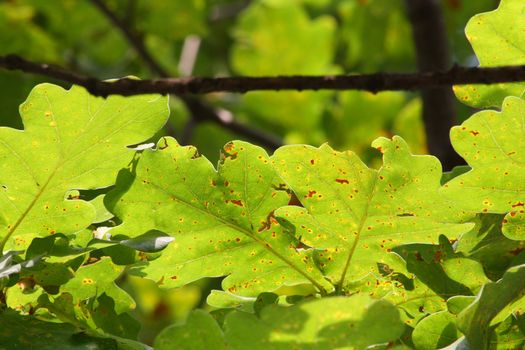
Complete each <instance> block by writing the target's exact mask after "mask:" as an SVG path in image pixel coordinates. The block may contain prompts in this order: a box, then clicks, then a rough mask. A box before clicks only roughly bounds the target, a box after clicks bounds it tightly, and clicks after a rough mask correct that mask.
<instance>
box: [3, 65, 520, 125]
mask: <svg viewBox="0 0 525 350" xmlns="http://www.w3.org/2000/svg"><path fill="white" fill-rule="evenodd" d="M0 67H2V68H5V69H7V70H20V71H23V72H27V73H34V74H39V75H43V76H47V77H51V78H55V79H58V80H61V81H64V82H68V83H73V84H76V85H80V86H83V87H85V88H86V89H87V90H88V91H89V92H90V93H91V94H93V95H95V96H104V97H105V96H108V95H123V96H131V95H140V94H177V95H186V94H207V93H213V92H236V93H245V92H249V91H280V90H296V91H303V90H364V91H370V92H373V93H377V92H380V91H415V90H420V89H424V88H429V87H438V86H451V85H460V84H498V83H509V82H525V65H523V66H504V67H489V68H464V67H457V66H456V67H453V68H451V69H449V70H447V71H444V72H422V73H374V74H357V75H328V76H276V77H227V78H200V77H189V78H162V79H147V80H136V79H130V78H122V79H117V80H114V81H103V80H99V79H96V78H94V77H90V76H86V75H82V74H79V73H77V72H73V71H70V70H67V69H64V68H61V67H58V66H55V65H50V64H46V63H37V62H33V61H29V60H26V59H24V58H22V57H20V56H17V55H7V56H0ZM183 97H184V96H183ZM217 118H220V117H218V116H217Z"/></svg>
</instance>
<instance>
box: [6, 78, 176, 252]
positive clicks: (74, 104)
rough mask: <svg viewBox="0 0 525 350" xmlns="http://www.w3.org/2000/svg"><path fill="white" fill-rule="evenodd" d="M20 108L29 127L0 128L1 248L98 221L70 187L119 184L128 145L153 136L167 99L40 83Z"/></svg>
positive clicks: (128, 158)
mask: <svg viewBox="0 0 525 350" xmlns="http://www.w3.org/2000/svg"><path fill="white" fill-rule="evenodd" d="M20 113H21V117H22V121H23V123H24V127H25V129H24V130H23V131H21V130H15V129H11V128H0V185H1V186H0V208H2V210H1V214H0V253H1V250H2V248H10V247H16V249H24V248H27V246H28V245H29V243H30V241H31V240H30V239H27V238H28V237H29V238H32V237H34V236H40V237H42V236H46V235H50V234H55V233H65V234H68V233H73V232H77V231H80V230H82V229H83V228H85V227H87V226H88V225H89V224H90V223H92V222H93V221H95V220H96V211H95V207H94V206H93V205H92V204H90V203H88V202H86V201H82V200H79V199H75V198H74V197H75V194H73V193H74V192H76V191H72V190H80V189H84V190H86V189H96V188H103V187H107V186H111V185H113V184H114V181H115V176H116V175H117V173H118V171H119V170H120V169H121V168H122V167H124V166H126V165H127V164H128V163H129V162H130V161H131V159H132V158H133V156H134V154H135V151H134V150H132V149H129V148H128V147H127V146H130V145H134V144H137V143H139V142H142V141H145V140H147V139H148V138H150V137H152V136H153V135H154V134H155V133H156V132H157V131H158V130H159V129H160V128H161V127H162V125H163V124H164V123H165V121H166V119H167V116H168V106H167V98H166V97H162V96H160V95H142V96H135V97H127V98H125V97H122V96H110V97H108V98H107V99H103V98H99V97H93V96H91V95H90V94H89V93H88V92H87V91H85V90H84V89H83V88H80V87H75V86H74V87H72V88H71V89H70V90H64V89H63V88H61V87H59V86H56V85H52V84H41V85H38V86H36V87H35V88H34V89H33V90H32V92H31V94H30V95H29V97H28V98H27V100H26V102H24V103H23V104H22V105H21V106H20ZM68 195H71V197H72V198H68ZM76 195H78V192H76Z"/></svg>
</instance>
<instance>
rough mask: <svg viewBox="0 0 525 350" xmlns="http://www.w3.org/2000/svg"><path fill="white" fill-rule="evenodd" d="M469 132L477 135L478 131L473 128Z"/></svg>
mask: <svg viewBox="0 0 525 350" xmlns="http://www.w3.org/2000/svg"><path fill="white" fill-rule="evenodd" d="M470 133H471V134H472V135H474V136H478V135H479V131H475V130H470Z"/></svg>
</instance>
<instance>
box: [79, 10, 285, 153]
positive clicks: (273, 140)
mask: <svg viewBox="0 0 525 350" xmlns="http://www.w3.org/2000/svg"><path fill="white" fill-rule="evenodd" d="M91 3H92V4H93V5H94V6H95V7H97V8H98V9H99V11H100V12H101V13H102V14H104V15H105V16H106V17H107V19H108V20H109V21H110V22H111V23H112V24H113V25H114V26H115V27H116V28H117V29H119V30H120V32H121V33H122V35H123V36H124V37H125V38H126V40H127V41H128V42H129V44H130V45H131V46H132V47H133V48H134V49H135V51H136V52H137V54H138V55H139V56H140V57H141V59H142V61H143V62H144V63H145V64H146V65H147V66H148V68H149V70H150V71H151V72H152V73H153V74H154V75H158V76H160V77H163V78H167V77H169V76H170V74H169V72H168V71H167V70H166V69H165V68H164V67H162V65H161V64H160V63H159V62H158V61H157V60H156V59H155V58H154V57H153V56H152V55H151V54H150V52H149V51H148V49H147V48H146V45H145V44H144V40H143V38H142V35H141V34H140V33H137V32H136V31H134V30H133V28H131V27H130V26H128V24H127V23H126V22H125V21H123V20H121V19H120V18H119V17H118V16H117V14H116V13H114V12H113V11H112V10H111V9H110V8H109V7H108V6H107V5H106V3H105V2H104V1H103V0H91ZM86 88H87V87H86ZM88 90H89V89H88ZM89 91H90V92H91V93H92V94H95V95H102V96H104V95H107V94H104V93H100V94H97V93H96V89H95V90H89ZM163 93H164V94H166V93H170V94H174V95H178V97H179V98H180V99H181V100H182V102H183V103H184V104H185V105H186V107H187V108H188V110H189V112H190V117H191V118H192V119H193V121H194V122H195V123H199V122H202V121H211V122H214V123H216V124H219V125H221V126H222V127H224V128H227V129H229V130H231V131H234V132H236V133H238V134H240V135H243V136H246V137H248V138H250V139H251V140H252V141H254V142H257V143H258V144H260V145H262V146H264V147H266V148H268V149H271V150H275V149H277V148H279V147H280V146H281V145H282V142H281V141H280V140H279V139H278V138H277V137H275V136H273V135H269V134H267V133H265V132H262V131H259V130H255V129H253V128H250V127H249V126H246V125H243V124H240V123H238V122H235V121H232V122H225V121H224V120H223V119H222V118H220V116H219V115H218V114H217V112H216V111H215V110H214V108H213V107H212V106H209V105H208V104H206V103H204V102H203V101H201V100H200V99H198V98H196V97H195V96H188V95H185V94H184V93H183V92H176V91H166V92H163Z"/></svg>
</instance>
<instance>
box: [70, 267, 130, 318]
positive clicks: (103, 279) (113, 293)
mask: <svg viewBox="0 0 525 350" xmlns="http://www.w3.org/2000/svg"><path fill="white" fill-rule="evenodd" d="M123 270H124V267H123V266H117V265H115V264H113V263H112V262H111V259H110V258H108V257H103V258H102V259H101V260H99V261H97V262H95V263H93V264H89V265H84V266H82V267H80V268H79V269H78V270H77V271H76V273H75V277H73V278H72V279H70V280H69V281H68V282H67V283H66V284H64V285H62V286H61V287H60V292H62V293H69V294H71V296H72V297H73V303H74V304H75V305H77V304H79V303H80V302H83V301H86V300H88V299H92V298H96V297H99V296H100V295H102V294H103V293H105V294H106V295H107V296H109V297H111V298H112V299H113V300H114V302H115V312H116V313H117V314H121V313H123V312H125V311H129V310H130V309H133V308H134V307H135V302H134V301H133V299H132V298H131V297H130V296H129V295H128V294H127V293H126V292H124V291H123V290H122V289H120V288H119V287H118V286H117V285H116V284H115V280H116V279H117V278H118V277H119V276H120V274H121V273H122V271H123Z"/></svg>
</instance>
